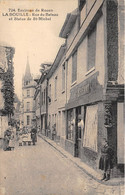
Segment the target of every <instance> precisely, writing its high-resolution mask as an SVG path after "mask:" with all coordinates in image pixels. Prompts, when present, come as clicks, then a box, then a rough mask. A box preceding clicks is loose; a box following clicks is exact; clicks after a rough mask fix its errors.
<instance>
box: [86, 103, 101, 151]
mask: <svg viewBox="0 0 125 195" xmlns="http://www.w3.org/2000/svg"><path fill="white" fill-rule="evenodd" d="M97 123H98V105H93V106H88V107H87V110H86V119H85V132H84V137H83V147H87V148H90V149H92V150H93V151H95V152H97V127H98V125H97Z"/></svg>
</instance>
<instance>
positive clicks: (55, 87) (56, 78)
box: [55, 76, 57, 100]
mask: <svg viewBox="0 0 125 195" xmlns="http://www.w3.org/2000/svg"><path fill="white" fill-rule="evenodd" d="M56 98H57V76H56V77H55V100H56Z"/></svg>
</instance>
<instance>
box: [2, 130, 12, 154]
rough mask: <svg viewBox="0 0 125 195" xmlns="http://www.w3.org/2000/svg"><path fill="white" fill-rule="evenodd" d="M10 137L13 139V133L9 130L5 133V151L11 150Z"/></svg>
mask: <svg viewBox="0 0 125 195" xmlns="http://www.w3.org/2000/svg"><path fill="white" fill-rule="evenodd" d="M10 137H11V131H10V129H9V128H8V129H7V130H6V131H5V132H4V145H3V150H4V151H8V150H10V149H9V141H10Z"/></svg>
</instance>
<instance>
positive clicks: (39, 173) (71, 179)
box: [0, 136, 125, 195]
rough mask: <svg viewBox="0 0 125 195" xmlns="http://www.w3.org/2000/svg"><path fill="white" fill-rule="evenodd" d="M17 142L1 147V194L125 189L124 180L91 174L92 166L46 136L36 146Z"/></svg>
mask: <svg viewBox="0 0 125 195" xmlns="http://www.w3.org/2000/svg"><path fill="white" fill-rule="evenodd" d="M18 144H19V143H18V142H16V144H15V149H14V150H12V151H3V150H0V195H111V194H112V195H123V194H124V192H125V191H124V185H123V184H122V182H119V184H118V183H117V185H109V184H108V182H100V180H99V178H98V180H99V181H98V180H97V179H95V178H94V177H92V169H91V168H90V167H89V171H88V167H87V165H85V164H84V163H83V162H81V161H80V159H78V158H74V157H73V156H72V155H70V154H69V153H68V152H66V151H65V150H64V149H63V148H61V147H60V145H59V144H58V143H55V142H54V141H53V140H50V139H49V138H47V137H44V136H39V137H38V139H37V143H36V145H35V146H33V145H32V144H31V146H28V145H26V146H25V145H23V146H19V145H18ZM90 170H91V171H90ZM85 171H86V172H85ZM96 176H97V175H96ZM98 176H100V175H98ZM110 182H112V184H115V183H116V182H115V183H113V181H110ZM107 184H108V185H107Z"/></svg>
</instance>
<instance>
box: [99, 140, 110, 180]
mask: <svg viewBox="0 0 125 195" xmlns="http://www.w3.org/2000/svg"><path fill="white" fill-rule="evenodd" d="M113 158H114V152H113V149H112V148H111V147H109V145H108V141H107V140H106V139H103V143H102V148H101V157H100V160H99V169H101V170H103V171H104V174H103V178H102V179H101V180H104V181H108V180H109V179H110V173H111V169H112V168H113Z"/></svg>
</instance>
